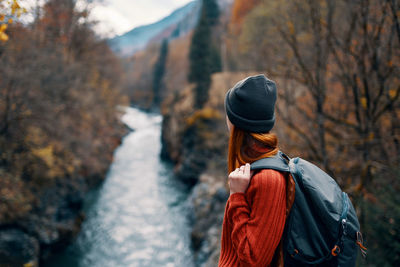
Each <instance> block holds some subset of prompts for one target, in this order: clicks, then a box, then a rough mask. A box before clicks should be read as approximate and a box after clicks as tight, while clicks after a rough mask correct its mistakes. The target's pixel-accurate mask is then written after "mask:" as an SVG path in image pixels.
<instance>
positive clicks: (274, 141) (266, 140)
mask: <svg viewBox="0 0 400 267" xmlns="http://www.w3.org/2000/svg"><path fill="white" fill-rule="evenodd" d="M278 150H279V148H278V138H277V136H276V135H275V134H273V133H249V132H246V131H244V130H242V129H240V128H237V127H235V126H233V129H232V130H231V134H230V137H229V152H228V172H229V173H230V172H232V171H234V170H235V169H236V168H238V167H240V166H241V165H244V164H246V163H253V162H254V161H256V160H259V159H261V158H266V157H270V156H273V155H275V154H277V153H278Z"/></svg>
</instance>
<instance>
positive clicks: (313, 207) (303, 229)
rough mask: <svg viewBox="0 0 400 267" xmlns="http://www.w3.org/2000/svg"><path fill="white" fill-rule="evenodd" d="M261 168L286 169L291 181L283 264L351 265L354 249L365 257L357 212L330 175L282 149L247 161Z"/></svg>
mask: <svg viewBox="0 0 400 267" xmlns="http://www.w3.org/2000/svg"><path fill="white" fill-rule="evenodd" d="M261 169H273V170H277V171H280V172H289V173H290V174H291V177H293V179H294V182H295V190H296V192H295V199H294V202H293V206H292V208H291V211H290V214H289V216H288V218H287V220H286V225H285V232H284V235H283V238H284V246H283V247H284V255H285V257H284V259H285V266H318V265H320V266H340V267H342V266H346V267H347V266H355V262H356V259H357V248H360V250H361V253H362V256H363V257H365V255H366V249H365V247H364V246H363V244H362V242H363V240H362V234H361V232H360V224H359V222H358V219H357V214H356V212H355V210H354V207H353V205H352V203H351V201H350V199H349V197H348V196H347V194H346V193H345V192H342V190H341V189H340V187H339V186H338V184H337V183H336V182H335V180H334V179H333V178H332V177H330V176H329V175H328V174H327V173H325V172H324V171H322V170H321V169H320V168H318V167H317V166H315V165H314V164H312V163H310V162H308V161H306V160H303V159H301V158H293V159H290V158H289V157H287V156H286V155H285V154H283V153H282V152H279V153H278V154H277V155H275V156H274V157H270V158H263V159H260V160H258V161H256V162H254V163H252V164H251V170H261Z"/></svg>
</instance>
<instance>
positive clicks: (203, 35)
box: [189, 0, 221, 109]
mask: <svg viewBox="0 0 400 267" xmlns="http://www.w3.org/2000/svg"><path fill="white" fill-rule="evenodd" d="M218 17H219V8H218V4H217V3H216V1H215V0H203V6H202V9H201V15H200V19H199V22H198V24H197V26H196V28H195V30H194V34H193V37H192V43H191V46H190V54H189V60H190V72H189V81H190V82H193V83H195V84H196V85H195V88H194V90H195V91H194V92H195V107H196V108H198V109H201V108H202V107H203V105H204V104H205V103H206V102H207V100H208V90H209V88H210V85H211V74H212V73H214V72H217V71H220V70H221V59H220V55H219V51H218V49H217V48H216V47H215V45H214V44H213V40H212V27H213V26H215V25H216V24H217V23H218Z"/></svg>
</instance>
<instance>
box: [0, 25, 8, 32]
mask: <svg viewBox="0 0 400 267" xmlns="http://www.w3.org/2000/svg"><path fill="white" fill-rule="evenodd" d="M7 26H8V25H7V24H1V25H0V32H4V31H5V30H7Z"/></svg>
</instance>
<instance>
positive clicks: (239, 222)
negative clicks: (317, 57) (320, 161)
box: [218, 75, 294, 267]
mask: <svg viewBox="0 0 400 267" xmlns="http://www.w3.org/2000/svg"><path fill="white" fill-rule="evenodd" d="M275 102H276V85H275V83H274V82H273V81H271V80H269V79H267V78H266V77H265V76H264V75H257V76H252V77H248V78H246V79H244V80H242V81H240V82H239V83H237V84H236V85H235V86H234V87H233V88H232V89H230V90H229V91H228V93H227V94H226V97H225V110H226V114H227V117H226V119H227V124H228V128H229V131H230V140H229V154H228V170H229V173H230V174H229V177H228V184H229V188H230V197H229V199H228V201H227V204H226V208H225V215H224V222H223V230H222V240H221V255H220V259H219V265H218V266H219V267H234V266H263V267H264V266H283V252H282V243H281V238H282V234H283V230H284V226H285V220H286V215H287V212H288V210H289V208H290V205H289V202H290V201H289V202H288V203H287V197H286V196H287V187H288V188H289V187H290V190H291V191H290V194H291V195H293V194H294V192H293V185H291V184H288V186H287V184H286V177H285V174H283V173H280V172H277V171H274V170H262V171H259V172H258V173H252V172H251V171H250V163H252V162H254V161H256V160H258V159H261V158H264V157H269V156H272V155H275V154H276V153H277V152H278V139H277V137H276V135H275V134H272V133H270V130H271V129H272V128H273V126H274V123H275V114H274V109H275ZM289 180H290V179H289Z"/></svg>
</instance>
